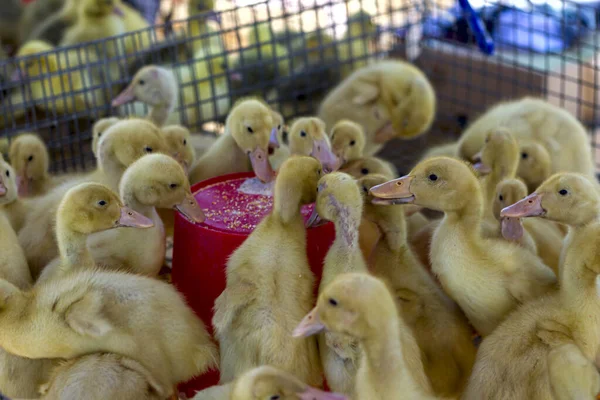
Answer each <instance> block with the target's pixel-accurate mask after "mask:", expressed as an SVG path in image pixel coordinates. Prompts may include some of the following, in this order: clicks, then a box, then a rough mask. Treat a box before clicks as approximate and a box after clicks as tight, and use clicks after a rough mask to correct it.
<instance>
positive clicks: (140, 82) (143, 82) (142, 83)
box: [138, 79, 146, 86]
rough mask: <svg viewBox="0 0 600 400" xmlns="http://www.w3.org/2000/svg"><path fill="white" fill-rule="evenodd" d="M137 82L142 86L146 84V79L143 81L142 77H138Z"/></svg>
mask: <svg viewBox="0 0 600 400" xmlns="http://www.w3.org/2000/svg"><path fill="white" fill-rule="evenodd" d="M138 84H139V85H140V86H144V85H145V84H146V81H145V80H143V79H140V80H139V82H138Z"/></svg>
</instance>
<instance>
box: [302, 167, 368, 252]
mask: <svg viewBox="0 0 600 400" xmlns="http://www.w3.org/2000/svg"><path fill="white" fill-rule="evenodd" d="M362 206H363V200H362V197H361V194H360V191H359V189H358V185H357V184H356V181H355V180H354V178H352V177H351V176H350V175H348V174H345V173H343V172H333V173H331V174H327V175H325V176H323V177H322V178H321V179H320V180H319V183H318V186H317V199H316V202H315V208H314V211H313V216H312V217H311V219H310V220H309V225H313V224H314V221H313V219H316V217H315V215H318V216H319V217H320V218H324V219H326V220H328V221H333V222H334V223H335V224H336V226H337V227H338V230H341V232H340V233H342V234H343V235H344V236H345V237H346V239H348V242H351V239H352V236H355V235H356V234H358V231H357V229H358V225H359V224H360V218H361V215H362Z"/></svg>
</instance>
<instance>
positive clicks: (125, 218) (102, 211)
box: [56, 183, 154, 234]
mask: <svg viewBox="0 0 600 400" xmlns="http://www.w3.org/2000/svg"><path fill="white" fill-rule="evenodd" d="M56 220H57V224H59V225H61V226H63V227H68V229H69V231H72V232H77V233H80V234H91V233H94V232H101V231H104V230H108V229H114V228H119V227H133V228H150V227H152V226H154V223H153V222H152V220H151V219H149V218H146V217H145V216H143V215H141V214H139V213H138V212H136V211H134V210H132V209H130V208H129V207H126V206H124V205H123V202H121V199H119V196H117V194H116V193H114V192H113V191H112V190H110V189H109V188H108V187H106V186H104V185H101V184H98V183H82V184H80V185H77V186H75V187H74V188H72V189H70V190H69V191H68V192H67V193H66V194H65V197H64V198H63V200H62V201H61V203H60V206H59V207H58V211H57V213H56Z"/></svg>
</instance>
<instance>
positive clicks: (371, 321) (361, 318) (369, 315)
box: [293, 273, 396, 339]
mask: <svg viewBox="0 0 600 400" xmlns="http://www.w3.org/2000/svg"><path fill="white" fill-rule="evenodd" d="M395 309H396V306H395V304H394V300H393V299H392V296H391V294H390V293H389V291H388V289H387V287H386V285H385V284H384V283H383V282H382V281H380V280H379V279H377V278H375V277H372V276H370V275H367V274H361V273H350V274H342V275H340V276H338V277H337V278H336V279H335V280H334V281H333V282H332V283H330V284H329V285H328V286H327V287H325V290H323V292H322V293H321V294H320V295H319V299H318V301H317V306H316V307H315V308H313V309H312V311H311V312H310V313H309V314H308V315H306V316H305V317H304V319H303V320H302V321H301V322H300V324H299V325H298V326H297V327H296V329H295V330H294V332H293V336H294V337H305V336H311V335H314V334H317V333H319V332H322V331H324V330H325V331H328V332H335V333H343V334H346V335H349V336H352V337H355V338H358V339H363V338H367V337H368V336H369V335H371V334H372V332H374V331H376V330H378V329H379V327H380V326H381V322H382V318H385V319H387V318H389V316H390V315H393V314H392V310H395ZM373 310H377V312H374V311H373Z"/></svg>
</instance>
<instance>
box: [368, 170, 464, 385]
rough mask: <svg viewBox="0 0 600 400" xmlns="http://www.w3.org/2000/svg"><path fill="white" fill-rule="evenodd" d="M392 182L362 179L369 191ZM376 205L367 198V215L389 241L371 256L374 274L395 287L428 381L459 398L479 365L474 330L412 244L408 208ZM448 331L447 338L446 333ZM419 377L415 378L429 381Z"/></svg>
mask: <svg viewBox="0 0 600 400" xmlns="http://www.w3.org/2000/svg"><path fill="white" fill-rule="evenodd" d="M386 180H387V179H386V177H384V176H382V175H371V176H367V177H365V178H362V179H361V180H360V181H359V184H360V185H361V186H362V188H363V191H364V192H366V193H368V191H369V189H370V188H371V187H372V186H375V185H378V184H382V183H384V182H385V181H386ZM371 201H372V197H368V198H367V199H366V202H367V203H366V204H365V215H366V217H367V218H369V219H371V220H373V221H375V222H376V223H377V225H378V226H379V227H380V230H381V231H382V232H383V237H382V239H381V240H380V241H379V243H378V244H377V246H376V247H375V250H374V251H373V254H372V256H371V260H370V270H371V272H372V273H373V275H375V276H378V277H381V278H382V279H385V281H386V282H387V283H388V284H389V287H390V290H391V292H392V293H393V294H394V297H395V299H396V304H397V306H398V310H399V312H400V317H401V318H403V319H404V321H406V323H407V325H408V326H410V328H411V329H412V332H413V334H414V337H415V338H416V340H417V342H418V344H419V348H420V349H421V353H422V360H423V367H424V373H425V374H426V375H427V377H426V378H425V379H427V378H429V381H430V382H431V385H432V387H433V390H434V391H435V393H436V394H438V395H443V396H452V395H458V394H460V393H461V392H462V390H463V389H464V386H465V385H466V382H467V380H468V377H469V375H470V373H471V369H472V367H473V363H474V362H475V346H474V345H473V342H472V340H471V336H472V335H471V329H470V327H469V325H468V323H467V321H466V319H465V318H464V316H463V315H462V313H461V312H460V310H459V309H458V307H457V306H456V304H454V303H453V302H452V301H451V300H450V299H449V298H448V297H447V296H446V295H445V293H443V291H442V290H441V289H440V288H439V287H438V285H437V284H436V283H435V281H434V280H433V278H432V277H431V276H430V274H429V273H428V272H427V271H426V270H425V267H424V266H423V265H422V264H421V263H420V262H419V260H418V258H417V256H416V255H415V254H414V253H413V250H412V249H411V247H410V246H409V244H408V243H407V236H406V229H407V227H406V222H405V217H404V210H403V209H402V208H403V207H400V206H393V205H377V204H376V203H374V204H372V203H371ZM442 331H443V332H444V334H443V335H440V334H439V332H442ZM407 348H410V347H407ZM409 359H412V360H415V359H416V358H415V357H410V358H409ZM409 367H410V370H411V371H419V370H420V369H419V368H418V367H417V366H416V365H413V366H411V365H410V364H409ZM418 378H419V377H415V379H416V380H417V381H419V382H422V381H423V378H420V379H418Z"/></svg>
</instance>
